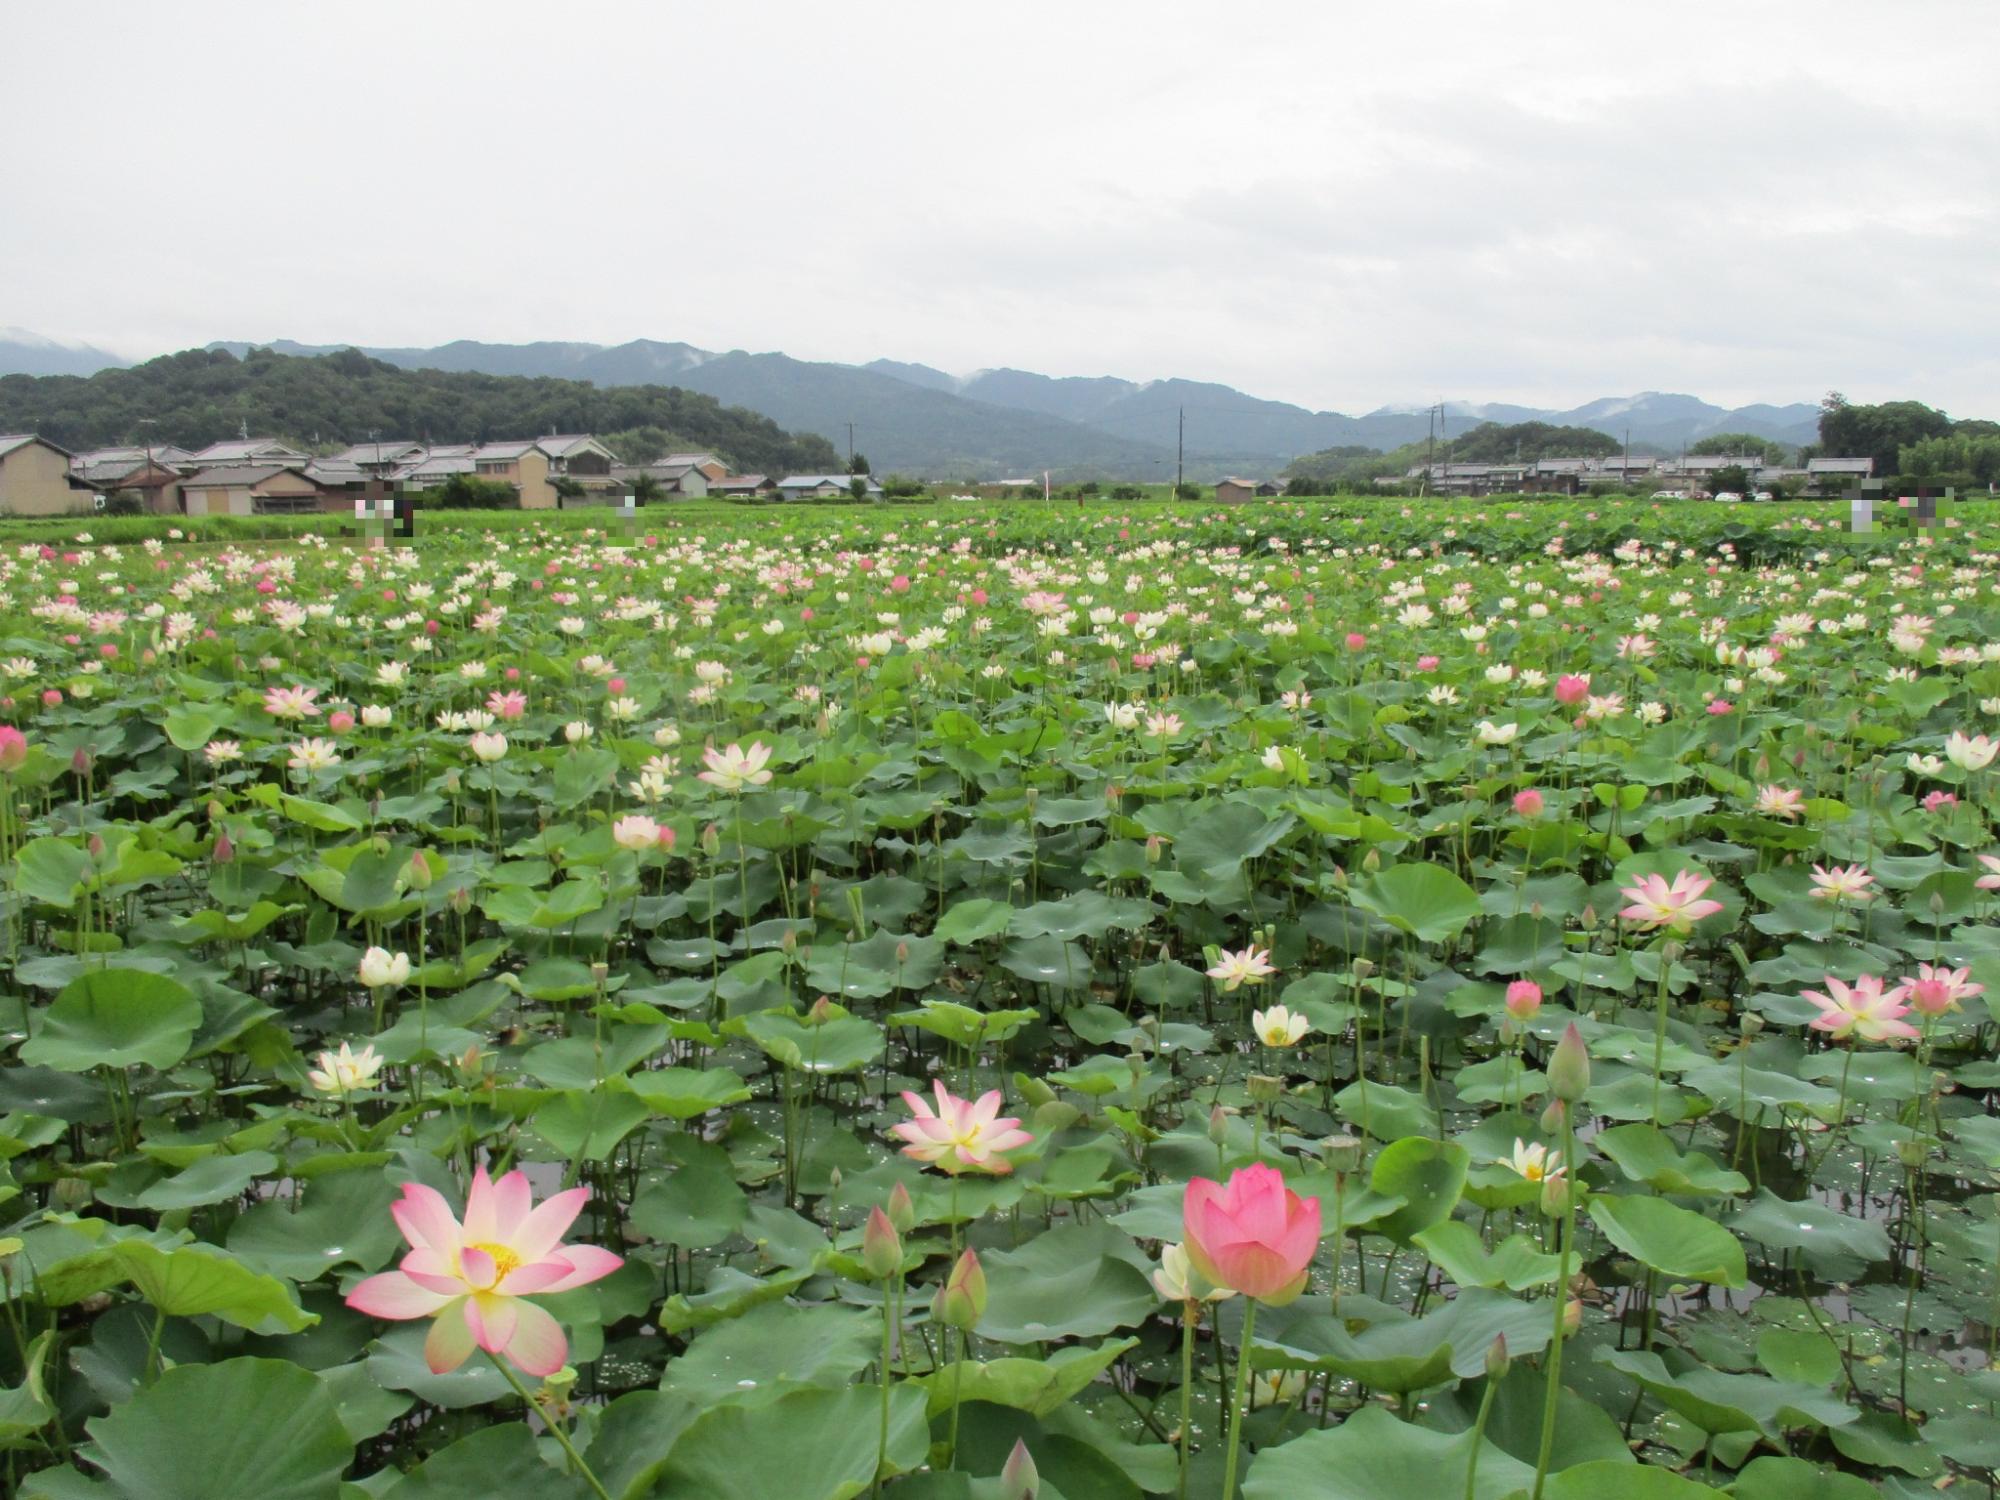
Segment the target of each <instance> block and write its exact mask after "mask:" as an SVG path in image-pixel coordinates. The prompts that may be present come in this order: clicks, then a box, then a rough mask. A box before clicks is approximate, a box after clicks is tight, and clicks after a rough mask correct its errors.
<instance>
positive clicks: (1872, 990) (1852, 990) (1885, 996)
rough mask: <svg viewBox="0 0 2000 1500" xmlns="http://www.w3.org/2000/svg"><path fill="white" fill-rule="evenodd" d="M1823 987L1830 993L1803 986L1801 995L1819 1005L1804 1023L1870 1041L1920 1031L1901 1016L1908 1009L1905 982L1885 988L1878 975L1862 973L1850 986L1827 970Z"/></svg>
mask: <svg viewBox="0 0 2000 1500" xmlns="http://www.w3.org/2000/svg"><path fill="white" fill-rule="evenodd" d="M1826 987H1827V990H1829V991H1831V993H1830V994H1823V993H1821V992H1820V991H1818V990H1806V991H1804V992H1803V994H1802V995H1801V998H1802V999H1806V1000H1810V1001H1811V1002H1812V1003H1813V1004H1814V1005H1816V1006H1817V1007H1819V1014H1818V1015H1816V1016H1814V1017H1813V1018H1812V1020H1810V1021H1808V1022H1807V1023H1806V1024H1807V1025H1808V1026H1810V1027H1811V1028H1812V1029H1813V1030H1814V1031H1824V1032H1828V1033H1830V1034H1831V1035H1833V1036H1836V1037H1841V1038H1845V1037H1848V1036H1852V1035H1859V1036H1860V1037H1861V1038H1862V1039H1863V1040H1865V1041H1870V1042H1882V1041H1888V1040H1890V1039H1891V1038H1894V1037H1904V1038H1908V1037H1914V1036H1917V1035H1919V1032H1918V1031H1917V1028H1916V1027H1914V1026H1912V1025H1911V1024H1910V1023H1909V1022H1908V1021H1905V1020H1903V1019H1901V1018H1902V1017H1903V1016H1905V1015H1907V1014H1908V1013H1909V1009H1910V1008H1909V1006H1907V1005H1905V1004H1904V1003H1903V997H1904V996H1905V995H1907V994H1908V993H1909V986H1908V985H1906V984H1899V985H1897V986H1896V987H1895V988H1894V989H1884V988H1883V987H1882V981H1881V979H1880V978H1879V977H1878V976H1876V975H1874V974H1863V975H1862V976H1861V977H1860V978H1859V979H1857V980H1855V981H1854V983H1853V985H1852V986H1849V985H1847V984H1844V983H1842V982H1841V981H1840V980H1838V979H1835V978H1834V977H1833V976H1832V975H1831V974H1829V975H1827V976H1826Z"/></svg>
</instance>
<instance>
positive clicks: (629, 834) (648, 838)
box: [611, 813, 660, 854]
mask: <svg viewBox="0 0 2000 1500" xmlns="http://www.w3.org/2000/svg"><path fill="white" fill-rule="evenodd" d="M611 842H612V843H614V844H616V845H617V846H618V847H619V848H620V849H630V850H631V851H632V852H633V853H635V854H642V853H644V852H645V851H646V850H648V849H656V848H658V847H659V844H660V825H659V824H658V823H657V822H655V821H654V820H653V819H651V818H649V817H647V816H646V815H645V814H644V813H627V814H626V815H625V816H624V817H622V818H620V819H619V820H618V821H617V822H615V823H613V824H612V825H611Z"/></svg>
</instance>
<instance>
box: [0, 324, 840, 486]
mask: <svg viewBox="0 0 2000 1500" xmlns="http://www.w3.org/2000/svg"><path fill="white" fill-rule="evenodd" d="M142 419H143V420H146V421H149V422H151V423H154V424H155V425H154V426H153V427H152V428H151V429H150V430H151V431H152V432H154V433H156V434H157V435H158V440H159V441H161V442H174V443H179V444H182V445H183V446H186V447H190V448H198V447H203V446H205V445H207V444H209V443H213V442H216V441H218V440H220V439H222V438H228V437H234V436H235V435H236V434H237V432H238V430H239V429H240V428H241V427H243V426H248V428H249V429H250V430H251V431H252V432H265V433H271V434H274V435H276V436H279V437H291V438H294V439H301V440H309V439H311V438H312V437H313V435H314V434H316V433H317V434H321V435H329V436H330V435H344V436H346V437H348V438H351V439H356V440H359V439H362V438H366V437H367V435H368V434H369V433H370V432H382V433H405V434H410V435H420V436H424V437H428V438H429V439H430V440H432V441H434V442H439V443H447V442H451V443H470V442H487V441H493V440H496V439H500V438H511V437H521V436H523V435H531V434H535V433H544V432H609V433H630V432H642V431H645V430H648V429H652V430H657V431H660V432H671V433H674V434H678V435H681V436H683V437H684V438H685V439H686V440H687V441H689V442H691V443H693V444H695V445H696V446H698V447H701V448H704V449H709V450H712V451H714V452H715V453H716V454H718V455H719V456H721V457H722V458H723V459H725V461H727V462H730V463H733V464H734V465H735V466H736V467H737V468H739V469H742V470H744V471H757V472H763V473H785V472H787V471H799V470H803V471H807V472H816V471H825V470H831V469H834V468H837V467H839V459H838V457H837V456H836V454H835V452H834V449H833V445H832V444H831V443H829V442H828V441H827V440H826V439H825V438H822V437H818V436H815V435H812V434H803V435H794V434H791V433H787V432H784V431H783V430H781V429H780V428H779V427H778V425H777V424H776V423H775V422H772V421H771V420H770V419H769V418H768V417H761V416H759V415H757V414H756V413H755V412H751V411H746V410H744V409H743V408H741V407H733V406H724V405H722V404H721V403H720V402H719V401H717V400H716V399H715V398H714V397H713V396H703V395H699V394H697V393H695V392H693V391H686V390H682V389H680V388H678V387H675V386H659V385H632V386H614V387H608V388H601V387H598V386H594V385H589V384H586V383H585V382H583V381H576V380H554V379H548V378H544V377H536V378H533V379H529V378H525V377H520V376H497V375H471V374H463V373H459V372H456V371H449V370H404V369H399V368H397V367H396V366H394V365H390V364H385V363H383V362H382V361H381V360H375V359H370V358H368V357H367V356H366V355H364V354H361V353H359V352H358V351H356V350H353V349H347V350H343V351H342V352H340V353H338V354H328V355H323V356H320V357H318V358H302V357H298V356H294V355H285V354H273V353H271V352H270V351H268V350H263V349H253V350H251V351H250V353H249V354H247V355H246V356H245V357H244V358H242V359H240V360H239V359H237V358H236V357H235V356H234V355H232V354H230V353H229V352H227V351H226V350H221V349H216V350H203V349H190V350H187V351H186V352H184V353H181V354H169V355H165V356H162V357H161V358H159V359H155V360H149V361H147V362H146V363H145V364H142V365H134V366H133V367H132V368H130V369H126V370H102V371H99V372H98V373H97V374H95V375H92V376H89V377H88V378H84V377H79V376H74V375H47V376H32V375H9V376H6V377H4V378H0V431H6V432H39V433H41V434H42V435H43V436H44V437H47V438H48V439H50V440H51V441H52V442H56V443H60V444H61V445H62V446H64V447H66V448H88V447H96V446H100V445H104V444H110V443H121V442H124V441H126V440H127V439H128V438H129V437H130V436H131V434H132V432H133V431H134V430H135V429H136V427H137V424H138V423H139V422H140V421H141V420H142Z"/></svg>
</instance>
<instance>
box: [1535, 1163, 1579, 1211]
mask: <svg viewBox="0 0 2000 1500" xmlns="http://www.w3.org/2000/svg"><path fill="white" fill-rule="evenodd" d="M1575 1196H1576V1189H1575V1187H1574V1185H1573V1184H1572V1183H1571V1182H1570V1180H1569V1176H1568V1174H1567V1173H1565V1174H1564V1175H1563V1176H1561V1177H1544V1178H1543V1179H1542V1212H1543V1213H1545V1214H1547V1215H1548V1216H1549V1217H1550V1218H1551V1219H1560V1218H1561V1217H1562V1216H1563V1215H1564V1214H1565V1213H1567V1212H1568V1211H1569V1208H1570V1205H1571V1203H1572V1202H1573V1201H1574V1199H1575Z"/></svg>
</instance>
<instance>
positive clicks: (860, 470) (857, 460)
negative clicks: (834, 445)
mask: <svg viewBox="0 0 2000 1500" xmlns="http://www.w3.org/2000/svg"><path fill="white" fill-rule="evenodd" d="M847 472H848V473H850V474H866V473H868V472H869V470H868V455H867V454H865V453H857V454H855V455H854V457H852V458H850V459H849V460H848V461H847Z"/></svg>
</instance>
